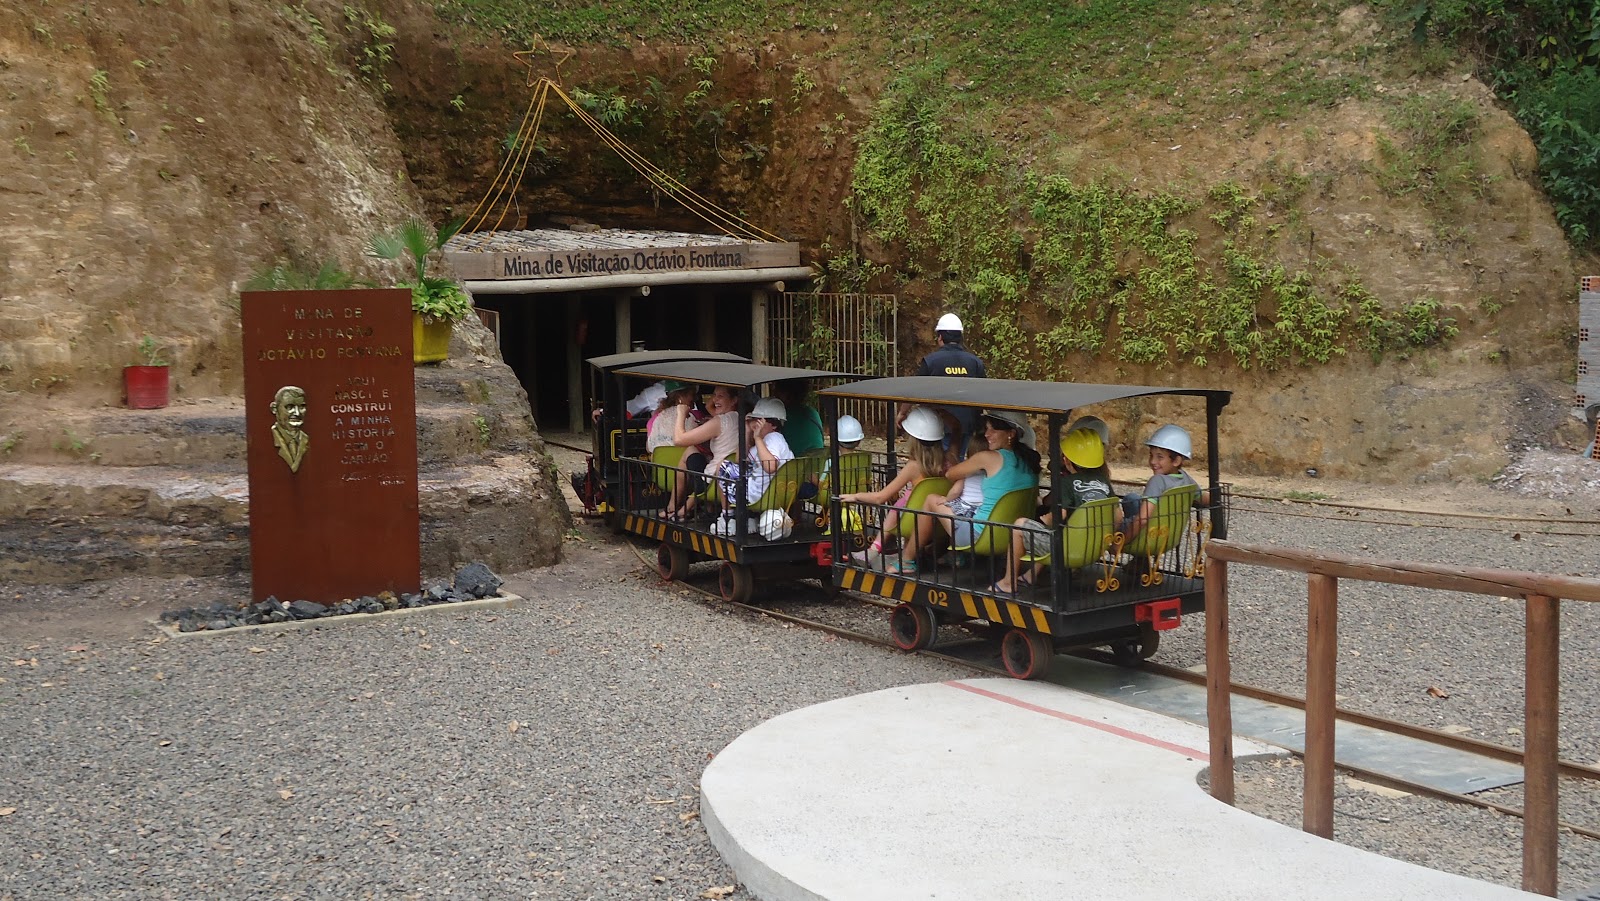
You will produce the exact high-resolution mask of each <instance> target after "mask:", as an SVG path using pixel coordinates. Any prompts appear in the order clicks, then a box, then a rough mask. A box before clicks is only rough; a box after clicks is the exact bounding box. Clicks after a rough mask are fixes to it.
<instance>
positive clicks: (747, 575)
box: [717, 563, 756, 604]
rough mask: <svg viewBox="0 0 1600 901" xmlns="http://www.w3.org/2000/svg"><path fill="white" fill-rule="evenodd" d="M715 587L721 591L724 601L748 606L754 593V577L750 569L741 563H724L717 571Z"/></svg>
mask: <svg viewBox="0 0 1600 901" xmlns="http://www.w3.org/2000/svg"><path fill="white" fill-rule="evenodd" d="M717 587H718V588H720V589H722V599H723V600H724V601H732V602H733V603H735V604H748V603H749V602H750V598H751V596H753V595H754V594H755V593H756V577H755V574H754V573H752V572H751V571H750V567H748V566H745V565H744V564H742V563H724V564H722V568H721V569H719V570H717Z"/></svg>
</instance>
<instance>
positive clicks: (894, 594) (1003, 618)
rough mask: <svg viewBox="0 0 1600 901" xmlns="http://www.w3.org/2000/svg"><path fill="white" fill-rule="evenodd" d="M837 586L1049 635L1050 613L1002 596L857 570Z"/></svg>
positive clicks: (843, 578) (853, 570) (847, 572)
mask: <svg viewBox="0 0 1600 901" xmlns="http://www.w3.org/2000/svg"><path fill="white" fill-rule="evenodd" d="M839 586H840V587H841V588H844V589H846V590H848V591H859V592H861V593H862V594H875V595H877V596H878V597H881V598H886V599H889V600H897V601H902V602H906V601H913V600H916V601H921V602H923V603H925V604H928V605H930V606H933V607H941V608H944V609H946V610H955V611H959V612H961V613H964V614H965V615H966V616H967V618H968V619H983V620H988V621H989V622H991V623H997V624H999V625H1004V626H1016V627H1017V628H1019V629H1027V630H1028V631H1030V632H1042V633H1044V634H1045V635H1050V634H1052V632H1051V629H1050V616H1049V614H1047V613H1046V612H1045V611H1043V610H1041V609H1039V608H1038V607H1030V606H1028V605H1027V604H1018V603H1016V602H1015V601H1008V600H1005V599H1003V598H996V597H991V596H989V595H985V594H974V593H972V592H969V591H951V590H950V589H948V588H941V587H939V586H937V585H924V584H922V583H920V582H916V581H913V580H911V579H901V578H896V577H895V576H891V575H887V574H884V573H875V572H865V571H862V570H859V569H846V570H845V571H844V575H843V576H842V577H841V579H840V581H839Z"/></svg>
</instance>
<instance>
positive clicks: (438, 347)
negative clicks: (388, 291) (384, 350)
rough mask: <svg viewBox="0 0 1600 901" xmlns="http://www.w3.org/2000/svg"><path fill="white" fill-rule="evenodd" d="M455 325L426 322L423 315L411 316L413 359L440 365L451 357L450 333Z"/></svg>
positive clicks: (435, 321)
mask: <svg viewBox="0 0 1600 901" xmlns="http://www.w3.org/2000/svg"><path fill="white" fill-rule="evenodd" d="M454 330H455V323H453V322H446V321H444V320H433V321H429V322H424V321H423V319H422V314H421V313H412V314H411V343H412V347H413V348H414V350H413V354H412V357H413V359H414V360H415V361H416V362H418V363H440V362H443V361H444V360H446V359H449V357H450V333H451V332H452V331H454Z"/></svg>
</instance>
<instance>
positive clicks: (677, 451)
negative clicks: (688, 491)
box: [650, 444, 689, 491]
mask: <svg viewBox="0 0 1600 901" xmlns="http://www.w3.org/2000/svg"><path fill="white" fill-rule="evenodd" d="M688 450H689V448H687V447H675V446H673V445H671V444H668V445H665V446H663V447H658V448H656V449H655V450H653V451H651V452H650V463H651V464H652V465H651V467H650V473H651V478H652V479H653V480H654V481H655V484H656V487H657V488H660V489H661V490H662V491H671V490H672V482H673V476H674V473H673V470H675V469H679V468H681V467H682V466H683V458H684V456H685V454H686V453H687V452H688Z"/></svg>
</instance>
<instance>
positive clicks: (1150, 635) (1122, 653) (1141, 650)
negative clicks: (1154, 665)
mask: <svg viewBox="0 0 1600 901" xmlns="http://www.w3.org/2000/svg"><path fill="white" fill-rule="evenodd" d="M1160 647H1161V633H1160V632H1157V631H1156V630H1154V629H1152V628H1150V627H1149V625H1145V626H1143V627H1142V628H1140V630H1139V637H1138V638H1125V639H1123V640H1121V641H1118V642H1114V643H1112V645H1111V662H1112V663H1115V664H1116V665H1117V666H1138V665H1139V664H1141V663H1143V662H1145V661H1146V660H1149V659H1150V658H1151V657H1154V656H1155V655H1156V651H1157V650H1159V649H1160Z"/></svg>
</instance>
